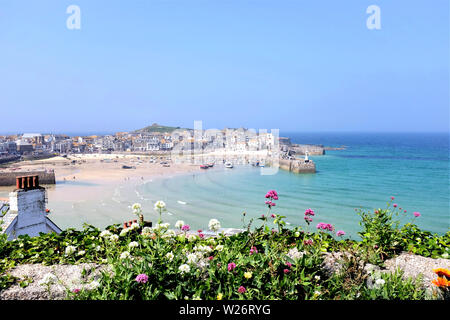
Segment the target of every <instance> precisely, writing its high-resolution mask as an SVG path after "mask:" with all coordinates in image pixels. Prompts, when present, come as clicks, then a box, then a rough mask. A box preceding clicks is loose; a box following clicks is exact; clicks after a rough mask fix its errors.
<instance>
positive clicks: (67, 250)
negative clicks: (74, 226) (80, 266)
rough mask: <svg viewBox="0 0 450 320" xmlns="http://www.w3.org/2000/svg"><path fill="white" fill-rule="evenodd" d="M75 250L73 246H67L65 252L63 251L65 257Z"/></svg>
mask: <svg viewBox="0 0 450 320" xmlns="http://www.w3.org/2000/svg"><path fill="white" fill-rule="evenodd" d="M76 250H77V248H76V247H74V246H67V247H66V251H65V253H66V256H70V255H72V254H73V253H74V252H75V251H76Z"/></svg>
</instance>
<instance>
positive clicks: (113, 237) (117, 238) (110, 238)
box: [109, 234, 119, 242]
mask: <svg viewBox="0 0 450 320" xmlns="http://www.w3.org/2000/svg"><path fill="white" fill-rule="evenodd" d="M109 240H111V241H113V242H116V241H117V240H119V236H118V235H117V234H113V235H112V236H111V237H109Z"/></svg>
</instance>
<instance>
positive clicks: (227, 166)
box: [225, 161, 233, 169]
mask: <svg viewBox="0 0 450 320" xmlns="http://www.w3.org/2000/svg"><path fill="white" fill-rule="evenodd" d="M225 168H230V169H231V168H233V164H232V163H231V162H230V161H227V162H225Z"/></svg>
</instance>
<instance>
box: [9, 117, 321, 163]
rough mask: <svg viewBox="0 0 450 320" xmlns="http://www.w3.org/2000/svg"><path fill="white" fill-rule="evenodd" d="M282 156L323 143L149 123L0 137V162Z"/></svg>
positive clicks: (313, 149) (312, 150)
mask: <svg viewBox="0 0 450 320" xmlns="http://www.w3.org/2000/svg"><path fill="white" fill-rule="evenodd" d="M277 145H279V150H280V151H281V152H284V153H285V154H286V155H287V153H288V151H291V152H292V151H293V150H295V151H296V152H297V153H298V154H305V151H309V153H310V154H324V148H323V146H312V145H295V144H292V143H291V141H290V139H289V138H286V137H280V138H279V139H278V141H276V137H275V135H274V134H273V133H267V132H265V133H256V131H254V130H248V129H244V128H240V129H229V128H225V129H222V130H202V131H201V132H200V135H197V133H195V132H194V130H193V129H180V128H179V127H177V128H175V127H166V126H160V125H158V124H156V123H155V124H153V125H151V126H149V127H146V128H144V129H140V130H136V131H132V132H117V133H115V134H107V135H90V136H69V135H66V134H44V133H22V134H14V135H4V136H0V162H5V161H6V160H7V159H9V158H11V157H20V156H21V157H25V158H32V157H34V158H36V159H38V158H45V157H51V156H54V155H63V154H69V153H71V154H89V153H90V154H92V153H105V154H107V153H117V152H128V153H147V154H153V153H155V154H168V153H170V152H171V151H173V150H174V149H178V150H194V149H196V148H197V149H200V150H212V149H214V150H217V149H224V150H228V151H245V150H249V151H258V150H269V151H274V150H275V149H274V148H275V147H276V146H277Z"/></svg>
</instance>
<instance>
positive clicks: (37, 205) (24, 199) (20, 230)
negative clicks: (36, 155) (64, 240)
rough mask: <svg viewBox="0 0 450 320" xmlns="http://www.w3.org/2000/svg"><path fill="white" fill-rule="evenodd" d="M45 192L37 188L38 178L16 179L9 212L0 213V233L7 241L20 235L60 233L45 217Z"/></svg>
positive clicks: (10, 198) (33, 235) (43, 189)
mask: <svg viewBox="0 0 450 320" xmlns="http://www.w3.org/2000/svg"><path fill="white" fill-rule="evenodd" d="M45 206H46V190H45V188H43V187H40V186H39V179H38V176H28V177H18V178H17V189H16V190H14V191H13V192H11V193H10V194H9V210H6V213H4V212H3V213H0V214H2V215H3V216H2V217H1V218H0V221H2V224H1V225H0V233H6V234H7V235H8V240H13V239H15V238H17V237H18V236H20V235H25V234H28V235H29V236H30V237H36V236H39V233H41V232H42V233H50V232H56V233H60V232H61V229H60V228H59V227H58V226H57V225H56V224H55V223H53V221H51V220H50V219H49V218H48V217H47V215H48V212H47V210H46V208H45Z"/></svg>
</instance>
